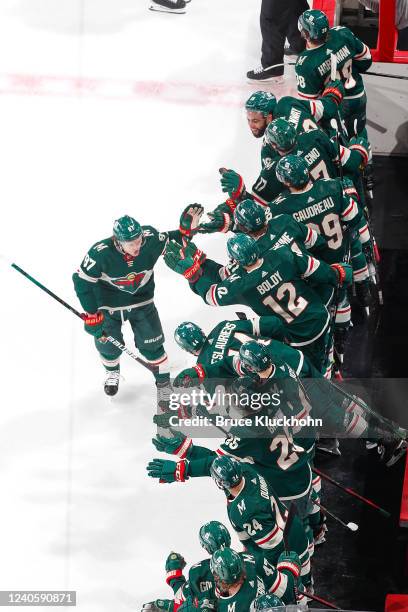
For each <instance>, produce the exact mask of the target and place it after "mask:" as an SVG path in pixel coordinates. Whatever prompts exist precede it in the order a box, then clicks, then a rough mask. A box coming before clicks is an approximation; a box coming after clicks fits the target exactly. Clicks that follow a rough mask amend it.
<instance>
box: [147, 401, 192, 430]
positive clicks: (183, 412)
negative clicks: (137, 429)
mask: <svg viewBox="0 0 408 612" xmlns="http://www.w3.org/2000/svg"><path fill="white" fill-rule="evenodd" d="M192 416H193V415H192V410H191V406H185V405H184V404H180V406H179V407H178V408H177V410H171V411H170V412H166V413H165V414H154V415H153V423H154V424H155V425H157V427H164V428H166V429H167V428H168V427H176V426H177V425H178V424H179V423H177V422H176V420H175V417H177V418H179V419H189V418H191V417H192Z"/></svg>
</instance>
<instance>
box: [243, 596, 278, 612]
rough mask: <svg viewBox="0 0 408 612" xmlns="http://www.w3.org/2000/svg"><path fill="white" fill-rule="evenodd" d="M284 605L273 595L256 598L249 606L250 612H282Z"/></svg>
mask: <svg viewBox="0 0 408 612" xmlns="http://www.w3.org/2000/svg"><path fill="white" fill-rule="evenodd" d="M284 610H286V608H285V604H284V603H283V601H282V600H281V599H279V597H276V595H273V593H266V594H265V595H261V596H260V597H257V598H256V599H255V600H254V601H253V602H252V604H251V608H250V612H284Z"/></svg>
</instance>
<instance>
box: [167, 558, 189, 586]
mask: <svg viewBox="0 0 408 612" xmlns="http://www.w3.org/2000/svg"><path fill="white" fill-rule="evenodd" d="M185 567H186V562H185V560H184V557H183V556H182V555H180V554H179V553H176V552H171V553H170V554H169V556H168V557H167V559H166V565H165V569H166V582H167V584H168V585H170V582H171V581H172V580H175V579H180V578H182V577H183V569H184V568H185Z"/></svg>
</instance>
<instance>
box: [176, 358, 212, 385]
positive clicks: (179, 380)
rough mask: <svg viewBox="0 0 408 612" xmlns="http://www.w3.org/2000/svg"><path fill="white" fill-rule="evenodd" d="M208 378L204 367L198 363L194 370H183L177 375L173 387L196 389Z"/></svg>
mask: <svg viewBox="0 0 408 612" xmlns="http://www.w3.org/2000/svg"><path fill="white" fill-rule="evenodd" d="M205 376H206V373H205V369H204V367H203V366H202V365H201V364H200V363H197V365H195V366H194V367H193V368H186V369H185V370H181V372H180V374H177V376H176V378H175V379H174V382H173V385H174V386H175V387H194V385H196V384H199V383H200V382H201V381H203V380H204V378H205Z"/></svg>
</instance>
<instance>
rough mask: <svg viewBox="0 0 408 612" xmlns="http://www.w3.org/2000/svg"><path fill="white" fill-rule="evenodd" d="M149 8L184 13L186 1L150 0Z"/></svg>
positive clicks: (164, 11)
mask: <svg viewBox="0 0 408 612" xmlns="http://www.w3.org/2000/svg"><path fill="white" fill-rule="evenodd" d="M188 1H189V0H188ZM149 9H150V10H151V11H160V12H161V13H185V12H186V3H185V0H152V1H151V3H150V6H149Z"/></svg>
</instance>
